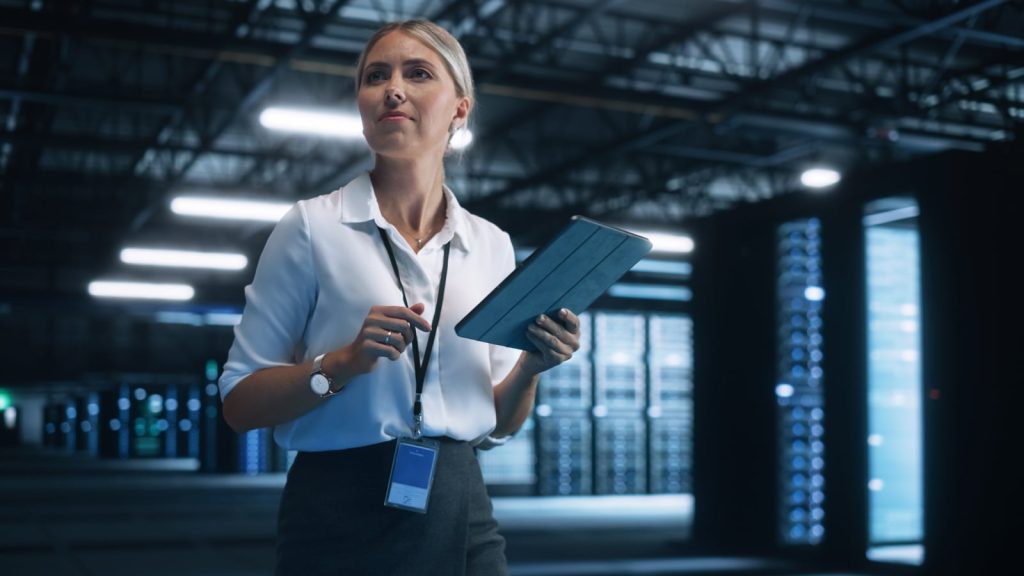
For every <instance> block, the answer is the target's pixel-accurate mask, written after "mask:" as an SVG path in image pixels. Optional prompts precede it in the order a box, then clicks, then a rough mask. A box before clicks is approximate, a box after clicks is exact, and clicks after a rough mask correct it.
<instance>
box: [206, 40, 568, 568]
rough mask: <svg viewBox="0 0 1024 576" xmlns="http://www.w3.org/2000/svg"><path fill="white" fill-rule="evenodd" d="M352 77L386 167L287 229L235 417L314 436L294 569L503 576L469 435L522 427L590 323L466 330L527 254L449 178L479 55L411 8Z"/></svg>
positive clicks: (263, 269) (285, 436) (309, 439)
mask: <svg viewBox="0 0 1024 576" xmlns="http://www.w3.org/2000/svg"><path fill="white" fill-rule="evenodd" d="M356 78H357V79H356V90H357V96H358V106H359V113H360V115H361V117H362V122H363V133H364V135H365V137H366V141H367V142H368V143H369V145H370V148H371V149H372V150H373V152H374V156H375V163H374V168H373V170H372V171H371V172H370V173H369V174H367V175H363V176H361V177H359V178H356V179H355V180H353V181H352V182H350V183H349V184H348V185H346V186H345V187H343V188H342V189H340V190H337V191H335V192H333V193H331V194H327V195H325V196H320V197H317V198H313V199H311V200H307V201H301V202H299V203H298V204H297V205H296V206H295V207H294V208H293V209H292V210H291V211H290V212H289V213H288V214H287V215H286V216H285V217H284V218H283V219H282V220H281V221H280V222H279V223H278V225H277V227H276V228H275V229H274V232H273V233H272V234H271V236H270V239H269V240H268V241H267V246H266V248H265V249H264V252H263V255H262V257H261V258H260V263H259V265H258V267H257V270H256V274H255V277H254V279H253V282H252V284H251V285H250V286H248V287H247V288H246V292H245V293H246V308H245V313H244V315H243V318H242V321H241V323H240V324H239V325H238V327H237V328H236V330H235V342H234V344H233V346H232V348H231V351H230V354H229V358H228V362H227V364H226V365H225V367H224V374H223V376H222V377H221V380H220V388H221V396H222V398H223V401H224V417H225V419H226V420H227V422H228V423H229V424H230V425H231V427H232V428H234V429H235V430H236V431H239V432H241V431H245V430H251V429H253V428H259V427H265V426H274V427H275V428H274V438H275V440H276V441H277V442H278V443H279V444H280V445H282V446H283V447H285V448H287V449H291V450H297V451H299V454H298V456H297V457H296V459H295V462H294V464H293V465H292V468H291V470H290V471H289V474H288V482H287V485H286V487H285V491H284V495H283V497H282V501H281V510H280V515H279V519H278V547H277V573H278V574H328V573H330V574H364V573H372V574H430V575H441V574H487V575H493V574H504V573H505V572H506V570H507V569H506V562H505V557H504V547H505V544H504V539H503V538H502V537H501V536H500V535H499V534H498V533H497V524H496V523H495V521H494V519H493V517H492V513H491V512H492V509H491V503H490V500H489V498H488V496H487V493H486V491H485V490H484V485H483V480H482V478H481V475H480V468H479V465H478V464H477V461H476V459H475V456H474V452H473V448H474V447H482V448H487V447H490V446H493V445H495V444H499V443H501V441H502V439H504V438H507V437H508V436H509V435H510V434H513V433H514V432H515V431H516V430H518V429H519V427H520V426H521V425H522V423H523V421H524V420H525V419H526V418H527V416H528V415H529V414H530V411H531V410H532V407H533V401H534V395H535V392H536V387H537V381H538V375H539V374H540V373H541V372H543V371H545V370H547V369H549V368H551V367H553V366H556V365H558V364H560V363H562V362H564V361H566V360H568V359H569V358H570V357H571V356H572V354H573V352H574V351H576V350H577V349H578V348H579V335H578V332H579V320H578V318H577V317H576V316H575V315H574V314H573V313H572V312H570V311H568V310H562V311H561V312H560V313H559V314H558V316H559V317H558V318H549V317H546V316H542V317H540V318H538V319H537V321H536V323H535V324H534V325H531V326H530V327H529V330H528V338H529V339H530V341H531V342H533V344H534V345H535V346H536V347H537V350H536V351H533V352H522V353H518V352H516V351H514V350H510V349H506V348H501V347H498V346H492V345H488V344H484V343H481V342H475V341H470V340H466V339H462V338H459V337H457V336H456V335H455V332H454V326H455V324H456V323H457V322H458V321H459V320H460V319H461V318H462V317H463V316H465V315H466V313H468V312H469V311H470V310H471V309H472V308H473V307H474V306H475V305H476V304H477V303H478V302H479V301H480V300H481V299H482V298H483V297H484V296H485V295H486V294H487V293H488V292H489V291H490V290H491V289H493V287H494V286H496V285H497V284H498V283H499V282H500V281H501V280H502V279H503V278H504V277H505V276H507V275H508V273H509V272H511V271H512V270H513V268H514V267H515V260H514V254H513V250H512V245H511V242H510V240H509V237H508V235H507V234H506V233H504V232H502V231H501V230H500V229H498V228H497V227H495V226H494V225H493V224H491V223H489V222H487V221H485V220H483V219H481V218H478V217H476V216H473V215H471V214H469V213H468V212H466V211H465V210H464V209H463V208H461V207H460V206H459V204H458V201H457V200H456V198H455V196H454V195H453V194H452V193H451V191H450V190H448V188H447V187H445V186H444V165H443V158H444V155H445V152H446V151H447V149H448V142H449V139H450V137H451V134H452V133H453V132H454V131H455V130H456V129H458V128H460V127H463V126H465V125H466V122H467V120H468V119H469V115H470V112H471V111H472V109H473V102H474V100H473V97H474V94H473V84H472V78H471V76H470V71H469V65H468V62H467V60H466V56H465V54H464V53H463V50H462V48H461V46H460V45H459V43H458V41H457V40H455V39H454V38H453V37H452V36H451V35H450V34H448V33H447V32H446V31H445V30H443V29H442V28H440V27H438V26H437V25H435V24H433V23H430V22H426V21H422V20H419V21H408V22H400V23H395V24H390V25H388V26H385V27H383V28H382V29H380V30H379V31H378V32H377V33H376V34H375V35H374V36H373V37H372V38H371V39H370V41H369V42H368V43H367V45H366V48H365V49H364V51H363V54H362V55H361V56H360V58H359V62H358V65H357V76H356ZM410 303H412V304H410ZM420 436H422V437H423V438H424V439H426V440H422V441H421V442H422V446H428V445H430V446H433V447H435V448H437V452H436V453H435V456H434V457H435V464H434V466H433V470H434V471H433V483H432V484H425V486H427V487H429V490H430V491H429V495H428V496H425V497H424V499H423V500H422V502H419V501H416V502H413V503H412V504H409V502H412V501H404V500H403V501H402V502H399V499H398V497H397V496H395V495H396V494H398V491H399V489H400V488H402V487H408V485H413V484H414V482H412V481H409V482H406V481H405V480H403V479H402V478H398V477H397V476H396V477H392V476H391V473H392V466H393V462H395V461H396V458H405V457H406V456H405V455H404V454H402V453H401V450H399V449H398V446H406V447H410V446H414V445H416V446H419V445H420V444H415V443H416V442H417V440H416V439H417V438H419V437H420ZM396 454H401V455H400V456H396ZM403 466H405V465H404V464H401V465H396V467H395V474H396V475H398V474H404V472H401V470H404V468H403ZM403 478H404V477H403ZM403 482H406V483H405V484H403ZM402 489H404V488H402ZM417 494H420V493H419V492H417ZM417 497H418V496H417ZM385 498H387V499H388V500H389V502H392V503H394V506H385ZM413 500H415V498H414V499H413ZM402 505H406V507H404V508H403V507H396V506H402Z"/></svg>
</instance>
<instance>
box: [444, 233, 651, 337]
mask: <svg viewBox="0 0 1024 576" xmlns="http://www.w3.org/2000/svg"><path fill="white" fill-rule="evenodd" d="M650 250H651V242H650V240H648V239H646V238H644V237H643V236H638V235H636V234H633V233H632V232H627V231H625V230H621V229H619V228H615V227H612V226H608V225H605V224H601V223H600V222H595V221H594V220H590V219H589V218H584V217H582V216H573V217H572V219H571V221H570V222H569V225H568V226H566V227H565V228H563V229H562V231H561V232H559V233H558V235H556V236H555V237H554V238H553V239H551V241H549V242H548V243H547V244H545V245H544V246H542V247H540V248H538V249H537V250H536V251H534V253H533V254H532V255H530V257H529V258H527V259H526V261H525V262H523V263H522V265H520V266H519V267H517V268H516V269H515V270H513V271H512V273H511V274H509V275H508V277H507V278H505V280H503V281H502V282H501V284H499V285H498V287H497V288H495V289H494V290H493V291H492V292H491V293H490V294H488V295H487V296H486V297H485V298H484V299H483V300H482V301H481V302H480V304H478V305H477V306H476V308H473V310H472V311H470V313H469V314H467V315H466V317H465V318H463V319H462V320H461V321H459V323H458V324H457V325H456V326H455V333H456V334H458V335H459V336H462V337H463V338H469V339H471V340H480V341H483V342H488V343H491V344H499V345H501V346H508V347H510V348H518V349H520V350H533V349H534V348H535V347H534V345H533V344H532V343H531V342H530V341H529V340H528V339H527V338H526V327H527V326H529V325H530V322H533V321H534V319H535V318H537V316H539V315H541V314H547V315H548V316H550V317H551V318H556V319H557V314H558V310H559V309H560V308H568V309H569V310H572V311H573V313H575V314H579V313H580V312H583V311H584V310H586V309H587V307H588V306H590V305H591V304H592V303H593V302H594V300H597V298H598V297H599V296H600V295H601V294H603V293H604V292H605V290H607V289H608V287H609V286H611V285H612V284H613V283H614V282H615V281H616V280H618V279H619V278H621V277H622V275H623V274H625V273H626V272H628V271H629V269H630V268H632V267H633V265H635V264H636V263H637V262H639V261H640V259H641V258H643V257H644V256H646V255H647V253H648V252H650Z"/></svg>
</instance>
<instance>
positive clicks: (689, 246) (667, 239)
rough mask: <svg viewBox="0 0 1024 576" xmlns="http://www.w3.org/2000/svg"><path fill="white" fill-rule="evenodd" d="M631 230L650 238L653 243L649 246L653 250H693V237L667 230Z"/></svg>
mask: <svg viewBox="0 0 1024 576" xmlns="http://www.w3.org/2000/svg"><path fill="white" fill-rule="evenodd" d="M631 231H632V232H633V233H635V234H639V235H641V236H644V237H645V238H647V239H648V240H650V241H651V243H653V244H654V247H653V248H651V251H653V252H671V253H674V254H689V253H690V252H693V248H694V245H693V238H690V237H689V236H684V235H683V234H670V233H668V232H644V231H641V230H631Z"/></svg>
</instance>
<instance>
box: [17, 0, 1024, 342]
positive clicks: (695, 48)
mask: <svg viewBox="0 0 1024 576" xmlns="http://www.w3.org/2000/svg"><path fill="white" fill-rule="evenodd" d="M420 17H423V18H429V19H432V20H434V21H436V22H438V23H440V24H441V25H443V26H444V27H446V28H447V29H449V30H450V31H452V32H453V33H454V34H455V35H456V36H457V37H458V38H459V39H460V40H461V41H462V43H463V45H464V47H465V49H466V52H467V53H468V55H469V57H470V60H471V64H472V67H473V70H474V74H475V78H476V82H477V90H478V102H477V108H476V115H475V118H474V120H473V122H472V125H471V128H472V130H473V133H474V140H473V143H472V144H471V146H469V147H468V148H467V149H466V150H464V151H462V152H461V153H460V154H456V155H454V156H453V157H452V158H451V161H450V163H449V166H448V180H449V184H450V186H451V187H452V188H453V189H454V190H455V192H456V193H457V194H458V196H459V197H460V201H461V202H462V203H463V204H464V205H465V206H467V207H468V208H469V209H470V210H471V211H474V212H476V213H478V214H480V215H482V216H485V217H487V218H489V219H491V220H492V221H494V222H495V223H497V224H498V225H500V226H502V227H503V228H505V229H506V230H508V231H509V232H510V233H511V234H512V236H513V239H514V240H515V241H516V242H517V243H519V244H521V245H526V246H529V245H536V243H537V242H539V241H541V240H542V239H543V238H545V237H546V236H547V235H549V234H550V233H551V232H552V231H553V230H555V229H556V228H557V227H559V226H560V225H562V224H563V223H564V222H565V219H566V218H567V217H568V216H569V215H571V214H585V215H589V216H592V217H596V218H599V219H602V220H605V221H611V222H616V223H629V224H635V225H644V226H647V227H660V228H664V229H672V228H673V227H677V226H679V225H680V223H683V222H685V221H686V219H688V218H692V217H695V216H702V215H706V214H710V213H712V212H714V211H716V210H721V209H725V208H728V207H730V206H733V205H735V204H736V203H739V202H749V201H757V200H759V199H764V198H768V197H772V196H775V195H778V194H783V193H789V192H795V191H798V190H800V185H799V182H798V176H799V174H800V172H801V171H802V170H803V169H804V168H806V167H808V166H810V165H812V164H816V163H824V164H828V165H831V166H833V167H836V168H837V169H840V170H843V171H846V170H854V169H858V168H862V167H864V166H865V165H869V164H872V163H877V162H888V161H893V160H900V159H906V158H910V157H914V156H918V155H922V154H931V153H935V152H939V151H942V150H948V149H964V150H975V151H985V150H989V149H992V148H996V147H1006V146H1020V142H1021V140H1022V138H1024V132H1022V130H1021V127H1022V125H1024V34H1022V31H1024V3H1022V2H1019V1H1006V0H979V1H966V0H964V1H957V0H891V1H883V0H820V1H804V2H801V1H795V0H633V1H625V0H601V1H586V0H523V1H512V0H234V1H230V0H222V1H214V0H60V1H57V0H0V197H2V202H3V204H2V206H3V208H2V210H0V245H2V246H3V249H2V251H3V260H2V263H0V318H2V317H3V316H7V317H8V320H6V321H4V326H5V327H4V331H5V332H7V333H6V334H5V335H4V336H5V340H9V339H12V338H17V334H14V333H13V332H14V331H16V330H20V329H22V328H23V327H24V326H26V325H27V323H28V322H29V320H28V319H29V318H37V317H38V313H39V311H46V312H47V313H53V314H62V315H67V314H77V313H80V312H81V310H82V307H87V306H90V305H91V304H90V302H91V300H90V298H89V297H88V295H87V294H86V292H85V289H86V288H85V287H86V285H87V284H88V282H90V281H92V280H97V279H102V278H119V279H127V278H143V279H145V278H148V279H166V278H168V277H170V276H171V273H170V272H168V271H166V270H160V269H141V268H137V267H136V268H133V267H131V266H128V265H126V264H124V263H122V262H121V261H120V260H119V258H118V254H119V252H120V250H121V249H122V248H125V247H128V246H156V247H174V248H183V249H206V250H218V251H239V252H242V253H244V254H247V255H248V256H249V261H250V264H249V266H248V268H246V269H245V270H243V271H241V272H233V273H224V272H202V273H187V275H188V277H189V281H190V283H192V284H193V285H195V286H196V297H195V303H196V305H203V306H227V305H235V306H239V305H240V304H241V301H242V287H243V286H244V285H245V284H246V283H247V282H248V281H249V279H250V278H251V275H252V269H253V267H254V263H255V261H256V259H258V255H259V252H260V249H261V248H262V246H263V243H264V242H265V240H266V237H267V234H268V233H269V230H270V225H269V224H266V223H231V222H225V221H219V222H217V221H210V220H196V219H189V218H185V217H182V216H179V215H176V214H173V213H172V212H171V210H170V208H169V204H170V201H171V199H172V198H174V197H175V196H177V195H181V194H198V193H202V194H206V195H215V196H218V197H222V198H243V197H244V198H260V199H273V200H279V201H285V202H294V201H295V200H298V199H301V198H309V197H312V196H316V195H319V194H324V193H327V192H329V191H331V190H333V189H335V188H337V187H338V186H340V185H342V184H344V183H345V182H346V181H348V180H349V179H351V178H352V177H354V176H355V175H356V174H358V173H359V172H361V171H363V170H366V169H367V168H368V167H369V166H370V165H371V161H372V160H371V156H370V154H369V151H368V149H367V147H366V145H365V143H364V142H363V141H362V140H361V139H358V138H356V139H347V140H345V139H334V138H326V137H315V136H309V135H301V134H292V133H283V132H275V131H272V130H269V129H267V128H266V127H264V126H263V125H261V123H260V121H259V116H260V113H261V112H262V111H263V110H265V109H266V108H268V107H271V106H290V107H311V108H316V109H332V110H339V111H351V112H354V110H355V106H354V80H353V71H354V64H355V61H356V58H357V56H358V53H359V51H360V49H361V48H362V46H363V45H364V43H365V42H366V40H367V39H368V38H369V37H370V35H371V34H372V33H373V31H374V30H375V29H376V28H378V27H379V26H380V25H381V24H382V23H384V22H387V21H392V20H396V19H406V18H420ZM175 274H177V275H178V276H181V275H182V274H184V273H178V272H175ZM18 318H21V320H18ZM19 327H22V328H19ZM62 330H63V329H62V328H59V327H55V328H52V329H51V333H49V335H47V336H44V337H40V339H41V340H40V341H45V342H46V344H41V345H40V346H42V348H43V349H46V348H50V349H52V348H54V347H55V346H57V345H56V344H54V341H55V339H57V340H59V338H58V337H57V336H55V334H54V332H61V331H62ZM80 332H83V335H82V336H81V337H83V338H84V337H87V335H88V332H89V329H87V328H82V329H80Z"/></svg>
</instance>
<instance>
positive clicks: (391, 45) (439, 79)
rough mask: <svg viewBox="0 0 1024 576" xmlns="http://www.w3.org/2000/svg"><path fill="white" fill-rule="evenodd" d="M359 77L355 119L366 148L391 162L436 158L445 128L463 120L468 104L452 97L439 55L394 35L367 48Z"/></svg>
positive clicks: (442, 146)
mask: <svg viewBox="0 0 1024 576" xmlns="http://www.w3.org/2000/svg"><path fill="white" fill-rule="evenodd" d="M362 74H363V77H362V86H361V87H360V88H359V95H358V101H359V115H360V116H361V117H362V120H363V135H364V136H365V137H366V141H367V143H369V145H370V148H372V149H373V151H374V152H376V153H377V154H378V155H381V156H385V157H391V158H414V157H423V156H424V155H426V154H432V153H433V154H437V155H438V156H439V157H440V156H442V155H443V154H444V151H445V149H446V148H447V145H448V129H449V127H451V126H452V124H453V123H454V124H455V126H456V127H458V126H460V125H461V124H462V122H464V121H465V118H466V115H467V114H468V113H469V106H470V102H469V99H468V98H465V97H460V96H458V95H457V94H456V92H455V82H454V80H452V77H451V75H450V74H449V73H448V69H447V68H446V67H445V65H444V61H443V60H442V59H441V57H440V56H439V55H438V54H437V53H436V52H434V51H433V50H432V49H430V48H428V47H427V45H426V44H423V43H422V42H420V41H419V40H417V39H415V38H413V37H412V36H409V35H407V34H405V33H403V32H399V31H395V32H391V33H389V34H387V35H386V36H384V37H383V38H381V39H380V40H378V41H377V43H376V44H374V45H373V48H371V49H370V53H369V54H367V57H366V66H365V67H364V68H363V72H362Z"/></svg>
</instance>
